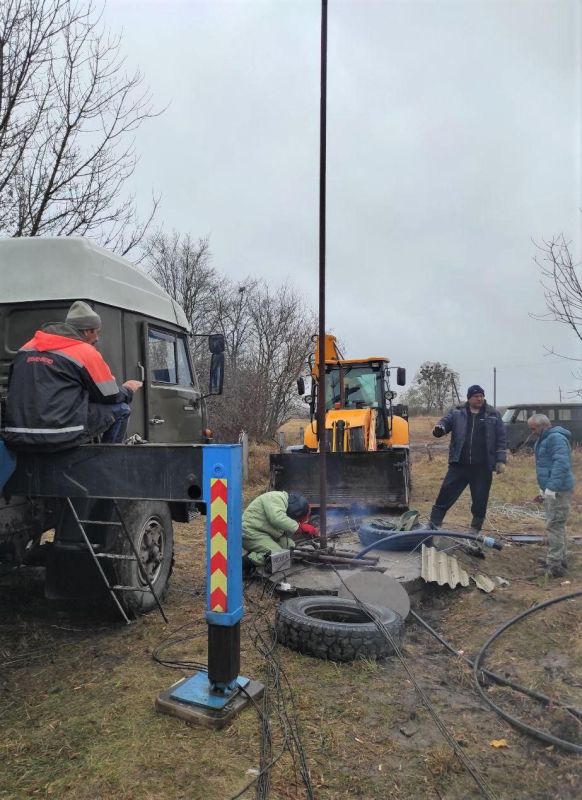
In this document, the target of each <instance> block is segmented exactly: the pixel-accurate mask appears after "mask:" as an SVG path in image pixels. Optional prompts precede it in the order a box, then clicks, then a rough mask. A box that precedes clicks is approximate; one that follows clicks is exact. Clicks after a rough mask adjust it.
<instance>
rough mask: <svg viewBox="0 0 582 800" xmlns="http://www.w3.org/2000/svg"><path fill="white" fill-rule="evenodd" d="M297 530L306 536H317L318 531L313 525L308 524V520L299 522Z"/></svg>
mask: <svg viewBox="0 0 582 800" xmlns="http://www.w3.org/2000/svg"><path fill="white" fill-rule="evenodd" d="M297 531H298V533H306V534H307V536H319V531H318V530H317V528H316V527H315V525H310V524H309V522H300V523H299V527H298V528H297Z"/></svg>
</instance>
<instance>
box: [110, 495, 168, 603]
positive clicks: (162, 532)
mask: <svg viewBox="0 0 582 800" xmlns="http://www.w3.org/2000/svg"><path fill="white" fill-rule="evenodd" d="M120 510H121V513H122V515H123V520H124V522H125V525H126V527H127V530H128V531H129V534H130V536H131V537H132V540H133V543H134V545H135V546H136V548H137V550H138V552H139V553H141V554H142V564H143V565H144V567H145V568H146V570H148V573H149V577H150V580H151V582H152V585H153V587H154V590H155V592H156V595H157V596H158V599H159V600H160V602H161V601H162V600H163V599H164V598H165V596H166V594H167V592H168V588H169V581H170V575H171V574H172V570H173V567H174V529H173V527H172V516H171V514H170V509H169V507H168V504H167V503H164V502H160V501H151V500H135V501H129V502H127V503H120ZM148 541H152V543H151V544H150V545H149V546H148V544H147V542H148ZM157 543H159V545H160V546H159V547H158V544H157ZM115 549H116V551H117V552H118V553H121V554H122V555H128V556H132V555H133V551H132V549H131V546H130V544H129V542H128V541H127V538H126V537H125V536H124V534H123V532H122V531H120V532H119V535H118V540H117V547H116V548H115ZM156 550H160V552H159V553H156ZM152 554H153V555H152ZM158 559H159V561H158ZM113 565H114V566H113V569H114V572H115V579H116V581H118V582H119V584H121V585H122V586H135V587H136V590H137V589H147V581H145V580H144V578H143V576H142V575H141V572H140V570H139V567H138V565H137V562H136V561H130V560H123V561H121V560H120V561H114V562H113ZM119 597H120V599H121V601H122V603H123V605H124V606H125V608H126V609H127V610H128V611H130V612H133V613H134V614H147V613H148V611H152V610H153V609H155V608H157V604H156V601H155V598H154V596H153V595H152V594H151V593H150V592H143V591H135V592H130V591H125V592H119Z"/></svg>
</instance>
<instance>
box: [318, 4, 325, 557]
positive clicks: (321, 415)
mask: <svg viewBox="0 0 582 800" xmlns="http://www.w3.org/2000/svg"><path fill="white" fill-rule="evenodd" d="M326 128H327V0H321V93H320V104H319V365H318V372H319V386H318V393H317V434H318V438H319V536H320V545H321V547H322V548H325V547H327V525H326V522H327V475H326V466H325V461H326V459H325V456H326V449H327V448H326V430H325V174H326Z"/></svg>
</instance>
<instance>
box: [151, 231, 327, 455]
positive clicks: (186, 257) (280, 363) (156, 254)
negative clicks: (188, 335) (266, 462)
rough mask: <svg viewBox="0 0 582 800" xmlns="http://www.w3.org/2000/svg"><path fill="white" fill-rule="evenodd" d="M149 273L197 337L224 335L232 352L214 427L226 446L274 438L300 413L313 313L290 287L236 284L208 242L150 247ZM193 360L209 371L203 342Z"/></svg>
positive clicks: (214, 402) (160, 241) (158, 241)
mask: <svg viewBox="0 0 582 800" xmlns="http://www.w3.org/2000/svg"><path fill="white" fill-rule="evenodd" d="M148 250H149V255H148V257H147V260H146V268H147V269H148V270H149V272H150V274H151V275H152V277H153V278H155V279H156V280H157V281H158V283H160V284H161V285H162V286H163V287H164V289H166V291H167V292H168V293H169V294H170V295H171V296H172V297H173V298H174V299H175V300H177V301H178V302H179V303H180V304H181V305H182V307H183V308H184V311H185V312H186V315H187V317H188V319H189V321H190V323H191V326H192V330H193V332H194V333H195V334H208V333H222V334H223V335H224V338H225V345H226V354H225V355H226V359H225V361H226V373H225V381H224V394H223V395H222V396H221V397H216V398H212V399H211V400H210V401H209V403H210V410H211V415H212V422H213V427H214V428H215V429H216V430H217V432H218V433H219V435H220V436H221V438H222V439H226V440H232V439H236V437H237V436H238V434H239V433H240V431H241V430H242V429H243V428H244V429H245V430H246V431H247V433H248V434H249V435H250V436H251V437H252V438H254V439H257V440H259V441H264V440H267V439H270V438H272V437H273V436H274V435H275V432H276V430H277V428H278V427H279V425H281V424H282V423H283V422H284V421H285V420H286V419H287V418H288V417H289V415H290V414H291V413H292V412H293V411H294V404H295V402H296V399H297V395H296V385H295V381H296V379H297V377H298V375H300V374H301V372H302V370H303V368H304V365H305V362H306V359H307V354H308V352H309V349H310V344H311V342H310V337H311V332H312V331H313V330H314V328H315V319H314V315H313V313H312V311H310V309H309V308H307V307H306V304H305V301H304V300H303V298H302V297H301V295H300V294H299V293H298V292H297V291H296V290H295V289H293V288H292V287H291V286H290V285H289V284H284V285H283V286H280V287H278V288H273V287H271V286H269V285H268V284H267V283H266V282H264V281H259V280H256V279H254V278H246V279H245V280H244V281H242V282H241V283H234V282H232V281H230V280H228V278H226V277H224V276H221V275H220V274H219V273H218V272H217V271H216V270H215V269H214V267H212V266H211V253H210V247H209V241H208V238H204V239H198V240H194V239H193V238H192V237H190V236H188V235H180V234H178V233H173V234H171V235H166V234H161V233H160V234H158V235H157V236H156V237H153V238H152V239H150V240H149V243H148ZM194 342H195V345H194V347H193V355H194V359H195V363H196V368H197V371H198V372H199V374H201V375H205V374H206V373H207V371H208V361H209V357H208V352H207V350H206V342H205V341H204V339H203V338H200V339H195V340H194Z"/></svg>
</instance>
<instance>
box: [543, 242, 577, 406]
mask: <svg viewBox="0 0 582 800" xmlns="http://www.w3.org/2000/svg"><path fill="white" fill-rule="evenodd" d="M570 244H571V243H570V242H568V241H566V238H565V237H564V235H563V234H560V235H559V236H555V237H554V238H552V239H549V240H543V241H542V243H541V244H538V245H537V247H538V249H539V250H540V256H539V257H536V259H535V261H536V263H537V264H538V266H539V267H540V271H541V284H542V287H543V290H544V297H545V300H546V307H547V309H548V310H547V313H545V314H534V315H532V316H534V317H535V318H536V319H541V320H545V321H550V322H559V323H561V324H562V325H567V326H568V327H569V328H570V330H572V332H573V333H574V336H575V337H576V338H577V339H578V341H579V342H582V283H581V282H580V278H579V277H578V273H577V269H579V268H580V265H577V264H575V262H574V260H573V259H572V254H571V252H570ZM548 351H549V352H550V353H552V354H554V355H557V356H560V357H561V358H566V359H568V360H569V361H575V362H580V361H582V358H576V357H571V356H567V355H564V354H563V353H556V351H555V350H554V348H548ZM572 377H573V378H575V380H577V381H582V369H577V370H576V371H574V372H573V373H572ZM568 394H574V395H579V396H582V389H576V390H574V391H572V392H568Z"/></svg>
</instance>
